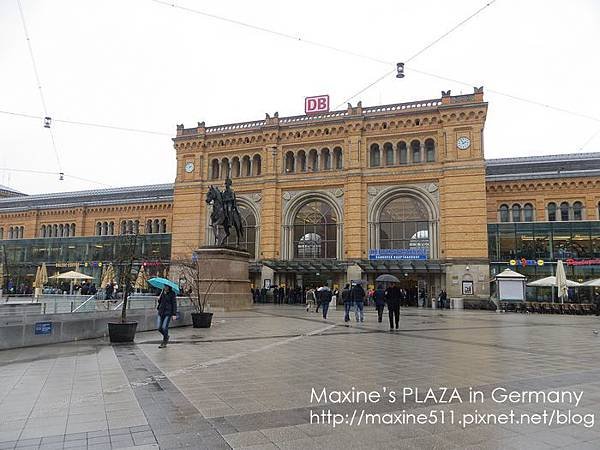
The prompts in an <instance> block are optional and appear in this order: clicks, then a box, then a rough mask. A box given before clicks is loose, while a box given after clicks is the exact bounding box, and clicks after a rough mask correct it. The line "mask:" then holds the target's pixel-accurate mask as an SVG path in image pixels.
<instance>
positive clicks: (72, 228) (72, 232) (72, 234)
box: [71, 223, 75, 236]
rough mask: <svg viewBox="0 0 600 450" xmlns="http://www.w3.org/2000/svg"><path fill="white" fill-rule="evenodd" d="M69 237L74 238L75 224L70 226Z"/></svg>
mask: <svg viewBox="0 0 600 450" xmlns="http://www.w3.org/2000/svg"><path fill="white" fill-rule="evenodd" d="M71 236H75V224H74V223H72V224H71Z"/></svg>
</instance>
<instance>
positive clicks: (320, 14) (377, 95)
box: [0, 0, 600, 194]
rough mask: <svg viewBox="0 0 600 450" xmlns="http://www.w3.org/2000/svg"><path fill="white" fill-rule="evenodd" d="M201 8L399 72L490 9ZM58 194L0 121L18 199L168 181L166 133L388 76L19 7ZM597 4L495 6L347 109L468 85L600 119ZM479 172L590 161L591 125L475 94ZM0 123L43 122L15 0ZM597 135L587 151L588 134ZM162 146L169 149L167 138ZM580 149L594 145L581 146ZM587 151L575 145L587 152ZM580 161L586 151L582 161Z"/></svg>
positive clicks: (70, 10) (7, 178) (139, 7)
mask: <svg viewBox="0 0 600 450" xmlns="http://www.w3.org/2000/svg"><path fill="white" fill-rule="evenodd" d="M175 3H176V5H179V6H184V7H188V8H193V9H197V10H202V11H204V12H207V13H212V14H216V15H220V16H225V17H228V18H231V19H235V20H239V21H243V22H247V23H251V24H255V25H257V26H260V27H264V28H269V29H272V30H275V31H281V32H284V33H288V34H292V35H297V36H299V37H301V38H302V39H305V40H312V41H317V42H320V43H323V44H327V45H331V46H334V47H339V48H343V49H348V50H350V51H354V52H357V53H361V54H366V55H370V56H372V57H373V58H376V59H381V60H384V61H390V62H395V61H404V60H406V59H408V58H409V57H410V56H411V55H413V54H415V53H416V52H418V51H419V50H421V49H422V48H423V47H425V46H426V45H427V44H429V43H430V42H431V41H433V40H435V39H436V38H437V37H439V36H440V35H441V34H443V33H444V32H445V31H447V30H449V29H450V28H452V27H453V26H455V25H456V24H457V23H459V22H460V21H461V20H463V19H464V18H466V17H467V16H469V15H470V14H472V13H473V12H475V11H476V10H477V9H479V8H481V7H482V6H484V5H485V3H486V2H485V1H482V0H460V1H458V0H457V1H452V2H450V1H447V0H429V1H426V2H417V1H414V0H410V1H405V0H395V1H394V0H390V1H383V0H371V1H369V2H348V1H345V2H341V1H335V2H334V1H315V0H304V1H302V2H300V1H298V2H284V1H281V0H279V1H275V0H273V1H247V0H246V1H237V0H230V1H224V0H221V1H209V0H207V1H193V0H187V1H185V0H176V1H175ZM21 4H22V7H23V12H24V16H25V21H26V25H27V28H28V31H29V36H30V39H31V45H32V47H33V52H34V56H35V61H36V63H37V67H38V72H39V77H40V81H41V85H42V92H43V94H44V96H45V100H46V104H47V107H48V113H49V115H50V116H52V117H54V118H56V119H63V120H72V121H83V122H94V123H99V124H109V125H115V126H119V127H128V128H140V129H146V130H152V131H156V132H162V133H167V135H154V134H144V133H136V132H125V131H117V130H111V129H101V128H92V127H87V126H78V125H70V124H65V123H56V122H55V123H54V124H53V128H52V129H53V132H54V135H55V140H56V147H57V149H58V154H59V159H60V162H61V167H62V171H63V172H65V174H67V177H66V179H65V180H64V181H59V180H58V176H57V175H43V174H30V173H23V172H15V171H8V170H6V169H13V170H15V169H24V170H35V171H48V172H58V171H59V169H58V165H57V159H56V156H55V154H54V150H53V148H52V144H51V139H50V134H49V131H48V130H47V129H45V128H44V127H43V125H42V122H41V120H37V119H29V118H23V117H16V116H12V115H7V114H3V113H0V168H2V169H0V184H4V185H8V186H10V187H12V188H15V189H18V190H21V191H23V192H26V193H31V194H32V193H41V192H54V191H68V190H77V189H89V188H99V187H102V185H100V184H97V183H94V182H86V181H81V180H77V179H74V178H72V177H70V176H68V175H75V176H78V177H82V178H86V179H89V180H93V181H95V182H101V183H104V184H106V185H110V186H125V185H139V184H150V183H167V182H172V181H173V179H174V176H175V155H174V150H173V145H172V141H171V137H172V136H174V134H175V126H176V124H178V123H184V124H185V126H186V127H192V126H194V125H195V124H196V122H198V121H206V124H207V125H209V126H210V125H218V124H223V123H233V122H240V121H248V120H258V119H263V118H264V115H265V112H268V113H271V114H272V113H274V112H275V111H279V114H280V116H288V115H296V114H302V113H303V108H304V97H305V96H309V95H316V94H324V93H327V94H329V95H330V97H331V102H332V107H335V106H337V105H339V104H340V103H343V102H344V101H345V100H346V99H347V98H348V97H350V96H352V95H353V94H355V93H356V92H357V91H359V90H360V89H361V88H363V87H365V86H366V85H367V84H369V83H370V82H372V81H374V80H375V79H377V78H378V77H380V76H381V75H383V74H384V73H385V72H386V71H388V70H390V69H393V66H389V65H385V64H382V63H378V62H374V61H372V60H368V59H365V58H360V57H355V56H351V55H348V54H343V53H339V52H335V51H332V50H327V49H323V48H318V47H315V46H311V45H308V44H305V43H302V42H298V41H294V40H291V39H286V38H282V37H277V36H275V35H273V34H268V33H264V32H259V31H256V30H253V29H250V28H246V27H242V26H239V25H234V24H231V23H226V22H223V21H219V20H215V19H212V18H208V17H205V16H201V15H198V14H194V13H191V12H186V11H183V10H181V9H178V8H173V7H170V6H165V5H161V4H158V3H156V2H154V1H152V0H127V1H124V0H102V1H91V0H21ZM598 43H600V2H599V1H598V0H573V1H570V2H565V1H557V0H531V1H530V0H497V1H496V2H495V3H493V4H492V5H491V6H490V7H488V8H486V9H485V10H484V11H482V12H481V13H480V14H479V15H477V16H476V17H475V18H474V19H472V20H471V21H469V22H468V23H466V24H465V25H463V26H461V27H460V28H459V29H458V30H456V31H455V32H453V33H452V34H450V35H449V36H448V37H446V38H445V39H443V40H442V41H440V42H439V43H437V44H436V45H435V46H433V47H432V48H430V49H429V50H427V51H426V52H424V53H422V54H421V55H419V56H418V57H417V58H415V59H414V60H413V61H411V63H410V64H407V68H406V74H407V76H406V77H405V78H404V79H402V80H399V79H396V78H395V77H394V76H390V77H388V78H386V79H385V80H384V81H382V82H380V83H378V84H377V85H375V86H374V87H373V88H371V89H369V90H367V91H366V92H364V93H362V94H361V95H360V96H359V97H357V98H356V99H354V100H352V103H353V104H355V103H356V102H357V101H358V100H362V102H363V105H365V106H368V105H376V104H387V103H397V102H403V101H411V100H421V99H430V98H439V97H440V91H441V90H446V89H452V93H453V94H459V93H461V92H463V93H469V92H472V88H471V87H470V86H467V85H462V84H458V83H455V82H451V81H445V80H441V79H438V78H433V77H428V76H425V75H422V74H419V73H415V72H411V71H410V68H411V67H414V68H415V69H418V70H422V71H426V72H430V73H434V74H437V75H439V76H442V77H446V78H450V79H455V80H460V81H465V82H467V83H469V84H470V85H472V86H480V85H483V86H484V87H485V88H488V89H492V90H495V91H500V92H505V93H509V94H511V95H514V96H519V97H525V98H527V99H531V100H535V101H538V102H541V103H544V104H550V105H553V106H557V107H560V108H564V109H568V110H572V111H575V112H578V113H581V114H584V115H589V116H593V117H596V118H600V93H599V92H600V89H599V87H598V73H600V58H598V54H600V51H599V49H598ZM485 99H486V101H488V102H489V113H488V116H487V123H486V131H485V133H486V136H485V143H486V149H485V150H486V158H498V157H509V156H532V155H546V154H557V153H572V152H576V151H600V132H598V131H600V121H594V120H590V119H586V118H583V117H578V116H575V115H570V114H566V113H564V112H559V111H556V110H554V109H550V108H545V107H541V106H536V105H532V104H528V103H525V102H521V101H516V100H514V99H511V98H507V97H504V96H501V95H498V94H495V93H492V92H490V91H489V90H487V89H486V90H485ZM0 110H2V111H11V112H17V113H25V114H32V115H36V116H43V115H44V114H43V108H42V105H41V101H40V96H39V93H38V89H37V83H36V80H35V74H34V70H33V65H32V61H31V57H30V55H29V51H28V47H27V41H26V39H25V32H24V29H23V24H22V21H21V18H20V15H19V8H18V2H17V0H0ZM596 132H598V133H597V134H596V135H595V137H594V138H593V139H591V140H590V138H592V136H593V135H594V134H595V133H596ZM169 134H170V136H169ZM588 141H589V142H588ZM584 145H585V147H584ZM582 147H583V150H581V149H582Z"/></svg>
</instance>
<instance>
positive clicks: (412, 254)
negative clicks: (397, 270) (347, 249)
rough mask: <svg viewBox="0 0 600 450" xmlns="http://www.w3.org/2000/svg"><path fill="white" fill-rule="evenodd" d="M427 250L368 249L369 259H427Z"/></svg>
mask: <svg viewBox="0 0 600 450" xmlns="http://www.w3.org/2000/svg"><path fill="white" fill-rule="evenodd" d="M428 255H429V250H428V249H426V248H382V249H377V248H372V249H369V259H374V260H378V259H427V257H428Z"/></svg>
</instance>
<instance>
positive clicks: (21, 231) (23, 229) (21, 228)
mask: <svg viewBox="0 0 600 450" xmlns="http://www.w3.org/2000/svg"><path fill="white" fill-rule="evenodd" d="M24 231H25V227H19V239H23V233H24Z"/></svg>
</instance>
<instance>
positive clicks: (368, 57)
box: [150, 0, 600, 121]
mask: <svg viewBox="0 0 600 450" xmlns="http://www.w3.org/2000/svg"><path fill="white" fill-rule="evenodd" d="M150 1H152V2H154V3H157V4H160V5H164V6H169V7H172V8H176V9H180V10H182V11H186V12H190V13H194V14H197V15H201V16H205V17H208V18H211V19H215V20H220V21H223V22H228V23H231V24H234V25H239V26H243V27H246V28H250V29H253V30H256V31H261V32H264V33H269V34H272V35H275V36H279V37H282V38H286V39H290V40H293V41H295V42H298V43H304V44H309V45H313V46H315V47H320V48H324V49H329V50H333V51H336V52H339V53H343V54H347V55H349V56H354V57H357V58H362V59H365V60H369V61H373V62H376V63H380V64H384V65H389V66H391V65H393V66H394V69H393V70H390V71H389V72H386V73H385V74H384V75H382V76H380V77H379V78H377V79H376V80H375V81H373V82H371V83H369V85H367V86H366V87H365V88H363V89H361V91H360V92H358V93H357V94H355V95H354V96H353V97H352V98H354V97H356V96H357V95H360V94H362V93H363V92H364V91H366V90H368V89H370V88H371V87H372V86H374V85H375V84H377V83H378V82H379V81H381V80H383V79H384V78H386V77H387V76H389V75H391V74H392V73H394V72H396V68H395V65H396V62H394V61H388V60H385V59H382V58H377V57H373V56H371V55H367V54H365V53H360V52H356V51H352V50H348V49H345V48H342V47H336V46H333V45H329V44H324V43H322V42H318V41H314V40H310V39H304V38H302V37H300V36H295V35H292V34H289V33H284V32H281V31H277V30H273V29H270V28H266V27H262V26H258V25H254V24H251V23H248V22H243V21H241V20H237V19H232V18H229V17H225V16H221V15H217V14H213V13H209V12H206V11H202V10H199V9H194V8H189V7H185V6H181V5H177V4H175V3H174V2H173V1H170V2H169V1H166V0H150ZM495 2H496V0H492V1H490V2H488V3H486V4H485V5H483V6H482V7H481V8H479V9H478V10H476V11H475V12H473V13H472V14H471V15H469V16H468V17H466V18H464V19H463V20H461V21H460V22H459V23H457V24H456V25H455V26H454V27H452V28H450V29H449V30H448V31H446V32H445V33H443V34H442V35H440V36H439V37H438V38H436V39H435V40H433V41H432V42H430V43H429V44H427V45H426V46H425V47H423V48H422V49H420V50H419V51H417V52H416V53H414V54H413V55H412V56H410V57H409V58H408V59H407V60H406V61H404V62H405V72H406V71H409V70H410V71H413V72H415V73H419V74H421V75H427V76H430V77H435V78H438V79H441V80H444V81H451V82H454V83H457V84H462V85H465V86H475V85H477V83H471V82H466V81H460V80H456V79H453V78H449V77H445V76H443V75H436V74H433V73H430V72H426V71H424V70H420V69H417V68H414V67H412V66H410V65H407V64H406V63H407V62H410V61H412V60H413V59H415V58H416V57H417V56H419V55H421V54H422V53H423V52H425V51H426V50H428V49H429V48H431V47H432V46H434V45H435V44H437V43H438V42H439V41H441V40H442V39H443V38H445V37H446V36H448V35H449V34H451V33H452V32H453V31H455V30H456V29H458V28H459V27H460V26H462V25H464V24H465V23H466V22H468V21H469V20H471V19H472V18H474V17H475V16H476V15H478V14H479V13H481V12H482V11H483V10H485V9H486V8H488V7H489V6H491V5H492V4H493V3H495ZM486 92H490V93H493V94H496V95H500V96H503V97H507V98H511V99H513V100H517V101H521V102H525V103H530V104H533V105H537V106H542V107H545V108H548V109H553V110H556V111H559V112H563V113H567V114H572V115H575V116H579V117H583V118H586V119H590V120H594V121H600V118H597V117H593V116H590V115H589V114H584V113H579V112H576V111H571V110H568V109H565V108H562V107H559V106H555V105H551V104H548V103H545V102H540V101H537V100H532V99H528V98H525V97H522V96H519V95H515V94H510V93H507V92H502V91H498V90H495V89H491V88H489V87H487V85H486ZM352 98H350V99H348V100H346V101H345V102H342V103H340V104H339V105H338V106H337V107H336V109H337V108H340V107H342V106H344V105H345V104H346V103H347V102H348V101H349V100H351V99H352Z"/></svg>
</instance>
